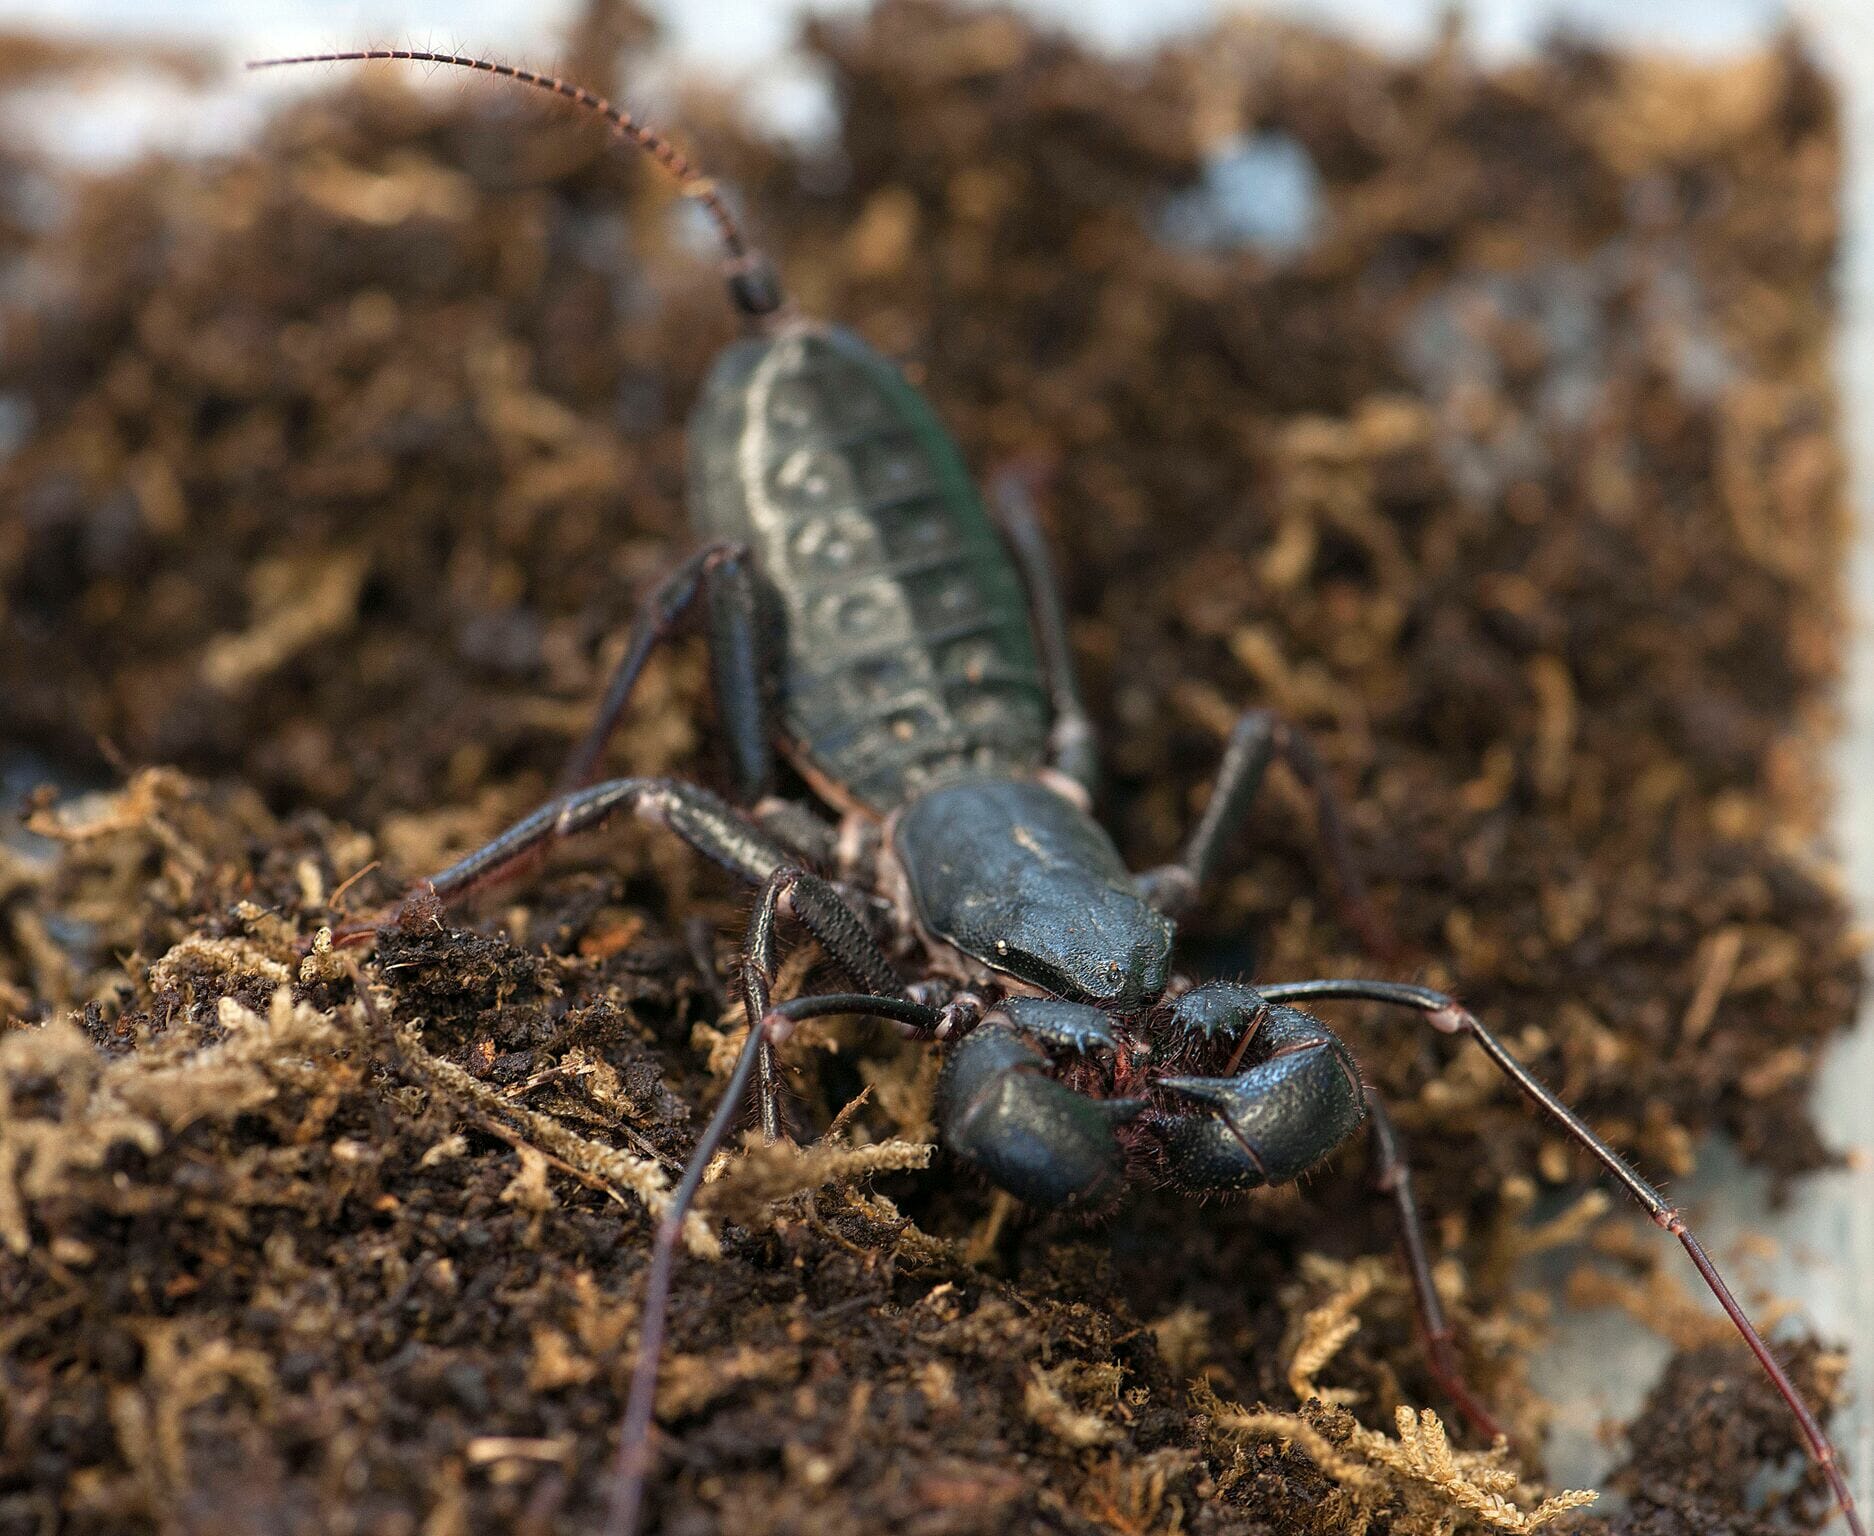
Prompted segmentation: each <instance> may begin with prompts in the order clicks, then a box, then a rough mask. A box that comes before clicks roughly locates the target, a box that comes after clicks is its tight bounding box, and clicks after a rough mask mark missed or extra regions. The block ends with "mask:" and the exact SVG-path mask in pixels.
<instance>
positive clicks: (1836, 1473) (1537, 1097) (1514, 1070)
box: [1257, 980, 1866, 1536]
mask: <svg viewBox="0 0 1874 1536" xmlns="http://www.w3.org/2000/svg"><path fill="white" fill-rule="evenodd" d="M1257 990H1258V991H1259V992H1261V993H1262V995H1263V996H1264V997H1266V998H1268V999H1269V1000H1270V1001H1271V1002H1290V1003H1306V1002H1319V1001H1324V1000H1327V999H1332V998H1348V999H1352V1000H1356V1001H1364V1002H1372V1003H1390V1004H1393V1005H1394V1006H1396V1007H1400V1008H1412V1009H1415V1010H1417V1011H1418V1012H1419V1013H1422V1014H1424V1015H1425V1017H1426V1020H1427V1022H1429V1023H1430V1024H1431V1026H1432V1028H1434V1029H1436V1030H1438V1031H1440V1032H1441V1033H1443V1034H1447V1035H1467V1036H1469V1037H1470V1038H1471V1039H1472V1040H1474V1041H1476V1042H1477V1045H1478V1047H1479V1048H1480V1049H1481V1050H1482V1051H1483V1053H1484V1054H1485V1055H1486V1056H1488V1057H1489V1058H1490V1060H1491V1061H1492V1062H1493V1063H1494V1064H1495V1065H1496V1067H1497V1070H1498V1071H1500V1072H1502V1073H1503V1075H1504V1076H1505V1077H1507V1078H1509V1080H1510V1081H1511V1082H1513V1083H1514V1084H1515V1085H1516V1086H1517V1087H1518V1088H1520V1089H1521V1090H1522V1092H1523V1094H1524V1095H1525V1096H1526V1097H1527V1098H1529V1099H1530V1100H1531V1101H1532V1102H1534V1103H1535V1105H1536V1106H1537V1107H1538V1108H1539V1109H1541V1110H1542V1111H1543V1112H1544V1113H1546V1114H1547V1115H1549V1116H1550V1117H1551V1118H1552V1119H1554V1120H1555V1121H1556V1123H1557V1124H1559V1125H1560V1126H1561V1127H1562V1129H1563V1130H1565V1131H1566V1132H1567V1133H1568V1134H1569V1136H1570V1137H1571V1138H1572V1139H1573V1140H1574V1141H1575V1142H1576V1143H1577V1144H1578V1145H1580V1146H1581V1147H1583V1148H1584V1149H1586V1151H1587V1152H1588V1153H1589V1154H1590V1155H1591V1156H1592V1157H1593V1158H1594V1159H1595V1160H1596V1161H1597V1162H1599V1163H1600V1165H1601V1166H1602V1167H1603V1168H1605V1169H1606V1170H1607V1171H1608V1172H1609V1173H1611V1174H1612V1175H1613V1176H1614V1179H1615V1180H1616V1182H1618V1183H1619V1184H1620V1185H1621V1187H1622V1188H1624V1189H1625V1190H1626V1191H1627V1193H1628V1194H1629V1195H1631V1196H1632V1197H1633V1198H1634V1199H1635V1200H1636V1201H1638V1202H1639V1204H1640V1206H1641V1207H1642V1208H1643V1209H1644V1210H1645V1211H1646V1214H1647V1215H1649V1216H1650V1217H1652V1218H1653V1222H1654V1225H1656V1226H1659V1227H1662V1228H1664V1229H1665V1230H1666V1231H1667V1232H1670V1233H1671V1234H1672V1235H1673V1236H1674V1237H1676V1238H1678V1240H1679V1242H1680V1244H1681V1245H1682V1246H1683V1247H1684V1248H1685V1251H1686V1253H1687V1255H1688V1256H1689V1257H1690V1258H1691V1260H1692V1263H1693V1264H1694V1265H1695V1266H1696V1267H1697V1269H1698V1272H1699V1274H1700V1275H1701V1276H1702V1277H1703V1278H1704V1281H1705V1284H1706V1285H1707V1286H1709V1287H1710V1288H1711V1293H1712V1295H1714V1296H1715V1297H1717V1298H1718V1305H1719V1306H1721V1307H1722V1308H1723V1309H1724V1313H1725V1316H1727V1317H1728V1318H1730V1319H1731V1322H1732V1323H1733V1324H1734V1325H1735V1326H1736V1328H1737V1331H1738V1332H1739V1333H1740V1334H1742V1335H1743V1336H1744V1342H1745V1343H1746V1344H1748V1345H1749V1346H1750V1351H1751V1353H1752V1354H1754V1355H1755V1356H1756V1357H1757V1362H1758V1364H1760V1365H1761V1366H1762V1367H1763V1369H1764V1371H1765V1373H1766V1374H1767V1375H1768V1376H1769V1378H1770V1380H1771V1381H1772V1382H1774V1383H1775V1384H1776V1390H1777V1392H1778V1393H1779V1394H1780V1395H1781V1396H1782V1399H1783V1401H1784V1402H1786V1403H1788V1404H1789V1410H1790V1412H1791V1413H1792V1414H1794V1415H1795V1417H1796V1423H1797V1425H1798V1426H1799V1427H1800V1429H1801V1430H1802V1437H1803V1439H1804V1441H1805V1442H1806V1443H1807V1444H1808V1447H1809V1454H1810V1456H1811V1457H1812V1458H1813V1459H1814V1461H1815V1463H1816V1465H1817V1466H1819V1467H1820V1468H1821V1469H1822V1475H1823V1476H1824V1477H1825V1478H1827V1479H1828V1485H1829V1488H1830V1490H1831V1491H1832V1492H1833V1493H1834V1495H1835V1501H1836V1503H1837V1504H1839V1505H1840V1506H1841V1512H1842V1515H1843V1516H1844V1517H1845V1518H1846V1519H1847V1522H1848V1528H1849V1530H1850V1531H1852V1532H1853V1533H1854V1536H1866V1529H1865V1527H1864V1526H1863V1525H1862V1524H1861V1517H1860V1515H1859V1514H1858V1513H1857V1512H1856V1510H1855V1504H1854V1496H1853V1495H1852V1494H1851V1493H1850V1492H1849V1491H1848V1483H1847V1479H1846V1478H1844V1477H1843V1476H1842V1470H1841V1463H1840V1461H1839V1459H1838V1458H1837V1456H1836V1454H1835V1447H1834V1446H1833V1445H1831V1444H1830V1443H1829V1438H1828V1435H1827V1434H1826V1433H1825V1432H1824V1431H1823V1429H1822V1426H1821V1425H1820V1424H1819V1423H1817V1422H1816V1417H1815V1415H1814V1414H1813V1413H1811V1412H1810V1411H1809V1405H1808V1404H1807V1403H1805V1402H1804V1401H1803V1400H1802V1394H1801V1393H1799V1392H1798V1391H1797V1390H1796V1386H1795V1383H1794V1382H1792V1381H1791V1380H1790V1379H1789V1376H1788V1374H1787V1373H1786V1372H1785V1371H1784V1369H1783V1367H1782V1365H1781V1363H1780V1362H1779V1361H1778V1360H1777V1358H1776V1356H1775V1355H1773V1354H1772V1353H1771V1352H1770V1346H1769V1345H1768V1344H1766V1343H1764V1341H1763V1335H1762V1334H1760V1333H1758V1332H1757V1330H1756V1327H1755V1326H1754V1325H1753V1324H1752V1323H1751V1320H1750V1318H1749V1317H1748V1316H1747V1315H1746V1314H1745V1312H1744V1309H1743V1307H1742V1306H1740V1305H1739V1303H1738V1300H1737V1298H1736V1297H1735V1296H1733V1295H1732V1294H1731V1288H1730V1286H1729V1285H1727V1284H1726V1283H1725V1281H1724V1277H1723V1276H1722V1275H1720V1274H1719V1273H1718V1270H1717V1266H1716V1265H1714V1264H1713V1263H1712V1261H1711V1256H1710V1255H1709V1254H1708V1253H1706V1252H1705V1249H1704V1245H1703V1244H1701V1243H1700V1242H1699V1241H1698V1239H1697V1238H1696V1237H1694V1236H1693V1235H1692V1231H1691V1229H1690V1228H1689V1227H1688V1226H1686V1224H1685V1218H1684V1217H1683V1216H1682V1215H1681V1214H1680V1213H1679V1211H1678V1210H1677V1209H1676V1208H1675V1207H1674V1206H1673V1205H1672V1204H1671V1202H1670V1201H1668V1200H1667V1199H1666V1197H1665V1196H1664V1195H1663V1194H1661V1193H1660V1192H1659V1190H1658V1189H1656V1188H1655V1187H1654V1186H1653V1185H1652V1184H1650V1183H1648V1182H1647V1181H1646V1180H1645V1179H1643V1178H1642V1177H1641V1176H1640V1175H1639V1173H1638V1172H1637V1171H1636V1170H1635V1169H1634V1168H1633V1166H1632V1165H1631V1164H1630V1163H1628V1162H1627V1160H1626V1159H1625V1158H1623V1157H1622V1156H1621V1155H1620V1154H1619V1153H1618V1152H1616V1151H1615V1150H1614V1149H1613V1148H1612V1147H1610V1146H1608V1145H1607V1143H1606V1142H1604V1141H1602V1140H1601V1138H1600V1137H1599V1136H1597V1135H1595V1134H1594V1132H1593V1131H1592V1130H1591V1129H1589V1127H1588V1124H1587V1122H1586V1121H1584V1120H1583V1119H1582V1118H1581V1117H1580V1116H1579V1115H1577V1114H1576V1113H1575V1112H1574V1111H1573V1110H1572V1109H1570V1108H1569V1107H1568V1106H1567V1105H1566V1104H1564V1103H1563V1102H1562V1101H1561V1100H1560V1099H1558V1098H1556V1096H1555V1095H1554V1094H1553V1093H1551V1092H1550V1091H1549V1090H1548V1088H1547V1087H1545V1086H1544V1085H1543V1084H1542V1082H1541V1081H1540V1080H1539V1079H1537V1078H1536V1077H1535V1076H1533V1075H1532V1074H1531V1073H1530V1071H1529V1069H1528V1068H1527V1067H1525V1066H1524V1065H1523V1064H1522V1063H1521V1062H1520V1061H1518V1060H1517V1059H1516V1057H1515V1056H1514V1055H1512V1054H1511V1052H1510V1049H1509V1047H1508V1046H1506V1045H1504V1044H1503V1042H1502V1041H1501V1040H1499V1039H1497V1037H1496V1036H1495V1035H1493V1034H1492V1033H1491V1032H1490V1031H1489V1030H1488V1029H1486V1028H1485V1027H1484V1026H1483V1023H1482V1022H1481V1021H1480V1020H1479V1019H1478V1018H1477V1016H1476V1015H1475V1014H1473V1013H1472V1012H1471V1011H1470V1010H1469V1009H1468V1008H1466V1007H1464V1006H1463V1005H1462V1004H1461V1003H1459V1002H1458V1001H1457V999H1456V998H1454V997H1451V996H1449V995H1448V994H1446V993H1443V992H1437V991H1434V990H1433V989H1432V988H1430V987H1421V986H1416V985H1413V984H1412V983H1409V982H1396V981H1358V980H1355V981H1296V982H1284V983H1280V984H1277V985H1275V986H1267V987H1258V988H1257Z"/></svg>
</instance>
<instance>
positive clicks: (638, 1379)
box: [605, 886, 944, 1536]
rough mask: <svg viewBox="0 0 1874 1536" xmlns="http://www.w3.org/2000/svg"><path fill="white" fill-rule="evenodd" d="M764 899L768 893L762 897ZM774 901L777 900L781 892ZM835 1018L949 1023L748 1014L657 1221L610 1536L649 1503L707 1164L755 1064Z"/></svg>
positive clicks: (857, 1009) (894, 1004)
mask: <svg viewBox="0 0 1874 1536" xmlns="http://www.w3.org/2000/svg"><path fill="white" fill-rule="evenodd" d="M771 889H772V886H771ZM767 894H768V893H767V892H764V896H765V895H767ZM775 900H776V901H777V902H778V900H779V897H778V895H777V896H776V897H775ZM765 905H767V903H765V902H764V906H765ZM759 910H760V909H758V912H759ZM834 1013H869V1014H873V1015H875V1016H877V1017H879V1018H885V1019H892V1020H895V1021H896V1022H898V1023H901V1024H909V1025H911V1026H912V1027H914V1028H917V1029H922V1030H925V1031H928V1032H931V1033H935V1032H936V1031H937V1030H938V1028H940V1027H941V1025H942V1024H943V1022H944V1015H943V1014H942V1013H941V1012H940V1011H939V1010H938V1009H935V1008H926V1007H924V1006H923V1005H922V1004H920V1003H913V1002H909V1001H907V1000H905V999H904V998H901V997H886V996H876V997H874V996H866V995H863V994H856V993H837V994H834V995H832V996H828V997H797V998H793V999H790V1000H789V1001H788V1002H785V1003H779V1004H776V1005H775V1006H774V1007H772V1008H767V1009H765V1010H764V1011H763V1012H761V1013H759V1014H756V1013H751V1014H750V1015H749V1019H750V1021H751V1022H750V1026H749V1031H748V1039H747V1040H746V1041H745V1042H744V1043H743V1045H742V1051H741V1054H740V1055H739V1056H737V1057H736V1059H735V1069H734V1071H732V1072H731V1073H730V1074H729V1082H728V1085H727V1086H726V1087H725V1088H724V1089H723V1090H722V1099H721V1101H720V1102H719V1103H718V1104H717V1105H716V1111H715V1113H714V1114H713V1115H711V1116H710V1119H709V1124H708V1125H707V1126H706V1127H705V1128H704V1130H703V1134H702V1135H701V1136H699V1137H697V1139H696V1147H695V1149H694V1150H693V1151H692V1152H691V1154H690V1161H689V1162H688V1163H687V1164H686V1165H685V1167H684V1170H683V1178H682V1179H681V1180H680V1181H679V1182H678V1184H677V1188H676V1192H675V1193H674V1194H672V1195H671V1197H670V1203H669V1204H668V1205H666V1206H665V1207H664V1209H663V1212H662V1213H661V1214H660V1215H659V1217H658V1221H657V1236H656V1240H655V1242H654V1243H653V1245H652V1248H651V1263H650V1268H649V1270H648V1272H647V1275H646V1278H645V1285H644V1310H643V1311H642V1313H641V1314H640V1317H639V1324H638V1355H637V1360H636V1362H635V1363H634V1364H633V1366H632V1371H631V1389H630V1392H629V1395H628V1396H627V1398H626V1402H625V1417H624V1422H623V1424H622V1425H621V1426H620V1429H619V1432H618V1453H617V1456H616V1458H615V1459H614V1461H613V1463H612V1500H611V1508H610V1510H609V1511H608V1513H607V1515H606V1520H605V1530H606V1536H629V1533H630V1532H632V1531H634V1530H636V1529H637V1523H638V1508H639V1506H640V1505H641V1504H642V1502H643V1499H644V1476H645V1473H647V1472H648V1471H649V1470H650V1464H651V1410H652V1407H653V1405H654V1404H655V1402H656V1398H657V1369H658V1366H659V1364H660V1363H661V1361H662V1359H663V1353H664V1323H665V1320H666V1318H667V1317H668V1315H669V1311H670V1280H671V1271H672V1268H673V1267H674V1265H675V1263H676V1256H677V1243H678V1240H679V1239H680V1238H681V1237H682V1235H683V1220H684V1217H686V1216H687V1215H688V1214H689V1211H690V1206H691V1205H692V1204H693V1203H694V1202H695V1200H696V1192H697V1190H698V1189H700V1188H701V1187H702V1184H703V1174H704V1172H705V1171H706V1170H707V1169H708V1167H709V1162H710V1159H711V1158H713V1157H714V1156H715V1155H716V1153H717V1151H718V1150H719V1149H720V1148H721V1146H722V1143H723V1141H724V1140H725V1139H726V1138H727V1136H728V1134H729V1128H730V1127H731V1126H732V1125H733V1124H734V1123H735V1116H736V1112H737V1111H738V1110H739V1109H740V1108H741V1105H742V1103H743V1101H744V1100H745V1099H746V1098H747V1097H748V1085H749V1083H750V1082H751V1081H752V1080H753V1079H754V1077H755V1074H756V1064H757V1061H758V1059H759V1058H760V1057H761V1055H762V1054H763V1053H764V1052H765V1051H767V1050H769V1049H771V1048H772V1047H773V1045H774V1042H775V1041H776V1039H778V1038H779V1037H781V1036H782V1035H784V1034H785V1033H786V1031H787V1030H789V1029H791V1028H792V1027H793V1026H794V1024H796V1023H798V1022H799V1021H800V1020H802V1019H811V1018H818V1017H821V1016H822V1015H825V1014H834Z"/></svg>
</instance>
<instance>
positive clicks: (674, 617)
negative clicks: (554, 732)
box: [560, 541, 773, 805]
mask: <svg viewBox="0 0 1874 1536" xmlns="http://www.w3.org/2000/svg"><path fill="white" fill-rule="evenodd" d="M699 597H700V598H702V600H703V607H704V614H705V624H706V628H707V630H708V633H709V664H710V674H711V677H710V681H711V684H712V691H713V692H714V694H715V697H716V714H717V718H718V723H719V724H720V725H721V727H722V732H723V736H724V738H725V740H726V741H727V744H728V754H727V755H728V759H729V770H730V777H731V780H732V781H733V783H734V787H735V795H736V799H737V800H739V801H741V802H742V803H743V804H744V805H746V804H750V803H752V802H753V801H754V800H755V798H756V797H757V796H759V795H760V794H761V792H762V790H763V788H764V787H765V786H766V784H767V780H768V774H769V771H770V769H771V768H772V766H773V755H772V748H771V742H772V735H771V733H770V730H769V720H768V712H767V689H766V686H765V681H764V680H765V678H766V676H767V668H768V666H769V657H768V656H767V654H766V647H765V646H764V643H763V636H762V628H761V623H760V606H759V599H758V597H757V594H756V589H755V577H754V571H753V568H752V567H751V565H750V563H749V557H748V548H747V546H746V545H742V544H736V543H731V542H728V541H722V542H718V543H715V544H706V545H704V546H703V548H701V549H699V550H698V551H697V552H696V553H695V554H693V555H691V556H690V558H689V559H687V560H685V561H684V562H683V564H682V565H680V566H678V567H677V569H676V570H674V571H672V572H671V573H670V575H669V576H667V577H665V579H664V580H663V582H662V583H661V584H660V585H659V586H658V588H657V590H656V591H655V592H653V593H652V594H651V596H650V598H649V600H648V601H647V602H646V603H645V604H644V606H643V607H642V608H640V609H639V610H638V616H637V618H636V619H635V620H634V621H633V623H632V626H631V640H630V643H629V644H628V645H627V646H626V647H625V654H624V655H623V656H622V657H621V658H620V659H619V662H618V666H617V667H616V668H615V669H614V670H613V672H612V676H611V681H610V682H609V683H607V684H606V687H605V698H604V701H603V702H602V703H601V704H600V705H599V712H598V714H597V715H596V716H594V718H593V721H592V724H591V726H590V727H589V728H588V729H587V731H586V734H585V736H584V737H583V738H582V739H581V740H580V742H579V745H578V746H576V747H575V748H574V749H573V751H572V755H571V756H570V757H568V758H567V760H566V767H565V768H564V769H563V770H561V773H560V788H561V789H562V790H563V791H571V790H575V789H580V788H583V787H584V786H585V785H587V784H589V783H591V782H592V778H593V776H594V774H596V773H597V771H598V767H599V760H600V758H602V757H603V756H604V755H605V745H606V743H607V742H609V741H610V740H611V739H612V733H613V732H614V731H616V730H617V729H618V722H619V720H620V719H621V718H623V716H624V713H625V706H626V705H627V704H628V703H629V702H630V700H631V691H632V689H633V688H635V687H636V686H637V682H638V678H639V676H640V675H641V674H642V673H643V671H644V665H645V663H646V662H647V661H649V660H650V657H651V652H652V651H654V650H656V649H657V647H658V646H659V645H660V644H661V643H662V642H664V641H665V640H667V639H669V638H670V636H671V634H672V633H673V632H674V631H675V629H676V627H677V625H678V623H679V622H680V621H681V620H682V618H683V616H684V615H685V614H686V613H687V612H688V611H689V610H690V608H691V606H692V605H693V604H695V602H696V601H697V599H698V598H699Z"/></svg>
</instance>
